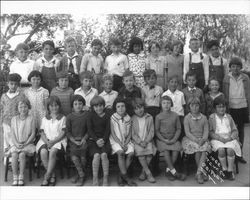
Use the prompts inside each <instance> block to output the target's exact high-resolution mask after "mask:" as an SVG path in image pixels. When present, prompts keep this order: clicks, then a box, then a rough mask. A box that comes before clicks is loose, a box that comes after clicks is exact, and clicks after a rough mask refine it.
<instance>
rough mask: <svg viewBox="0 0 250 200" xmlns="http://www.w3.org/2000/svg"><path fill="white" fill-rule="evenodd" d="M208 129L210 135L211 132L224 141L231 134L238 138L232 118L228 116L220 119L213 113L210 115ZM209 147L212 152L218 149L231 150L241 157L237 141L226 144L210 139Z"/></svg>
mask: <svg viewBox="0 0 250 200" xmlns="http://www.w3.org/2000/svg"><path fill="white" fill-rule="evenodd" d="M209 127H210V133H211V132H213V133H215V134H218V135H219V136H220V137H223V138H225V139H227V138H230V137H231V136H232V134H236V135H237V136H238V131H237V128H236V126H235V123H234V121H233V119H232V117H231V116H230V115H228V114H225V115H224V116H223V118H222V119H220V118H219V117H218V116H217V115H216V114H215V113H214V114H212V115H211V116H210V118H209ZM236 138H237V137H236ZM211 146H212V150H213V151H217V150H218V149H219V148H231V149H233V150H234V152H235V154H236V155H237V156H239V157H240V156H241V148H240V144H239V142H238V140H237V139H234V140H232V141H230V142H226V143H223V142H221V141H219V140H215V139H212V140H211Z"/></svg>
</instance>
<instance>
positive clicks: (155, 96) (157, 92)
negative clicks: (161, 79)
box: [142, 85, 163, 107]
mask: <svg viewBox="0 0 250 200" xmlns="http://www.w3.org/2000/svg"><path fill="white" fill-rule="evenodd" d="M142 91H143V95H144V98H145V104H146V106H156V107H160V99H161V95H162V93H163V89H162V87H160V86H158V85H155V87H154V88H152V89H150V87H149V86H148V85H145V86H144V87H143V88H142Z"/></svg>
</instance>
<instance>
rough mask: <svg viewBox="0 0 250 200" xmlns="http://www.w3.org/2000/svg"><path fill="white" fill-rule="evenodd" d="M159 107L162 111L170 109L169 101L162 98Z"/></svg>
mask: <svg viewBox="0 0 250 200" xmlns="http://www.w3.org/2000/svg"><path fill="white" fill-rule="evenodd" d="M161 108H162V110H163V111H169V110H170V109H171V101H169V100H162V102H161Z"/></svg>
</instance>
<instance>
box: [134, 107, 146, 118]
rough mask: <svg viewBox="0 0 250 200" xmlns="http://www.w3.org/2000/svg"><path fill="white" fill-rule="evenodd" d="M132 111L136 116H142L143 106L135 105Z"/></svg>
mask: <svg viewBox="0 0 250 200" xmlns="http://www.w3.org/2000/svg"><path fill="white" fill-rule="evenodd" d="M134 111H135V114H136V115H137V116H138V117H142V116H143V115H144V107H143V106H140V105H138V106H136V108H135V109H134Z"/></svg>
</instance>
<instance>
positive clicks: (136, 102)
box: [132, 98, 145, 109]
mask: <svg viewBox="0 0 250 200" xmlns="http://www.w3.org/2000/svg"><path fill="white" fill-rule="evenodd" d="M132 106H133V109H136V108H141V107H145V102H144V101H143V99H141V98H135V99H134V100H133V101H132Z"/></svg>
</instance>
